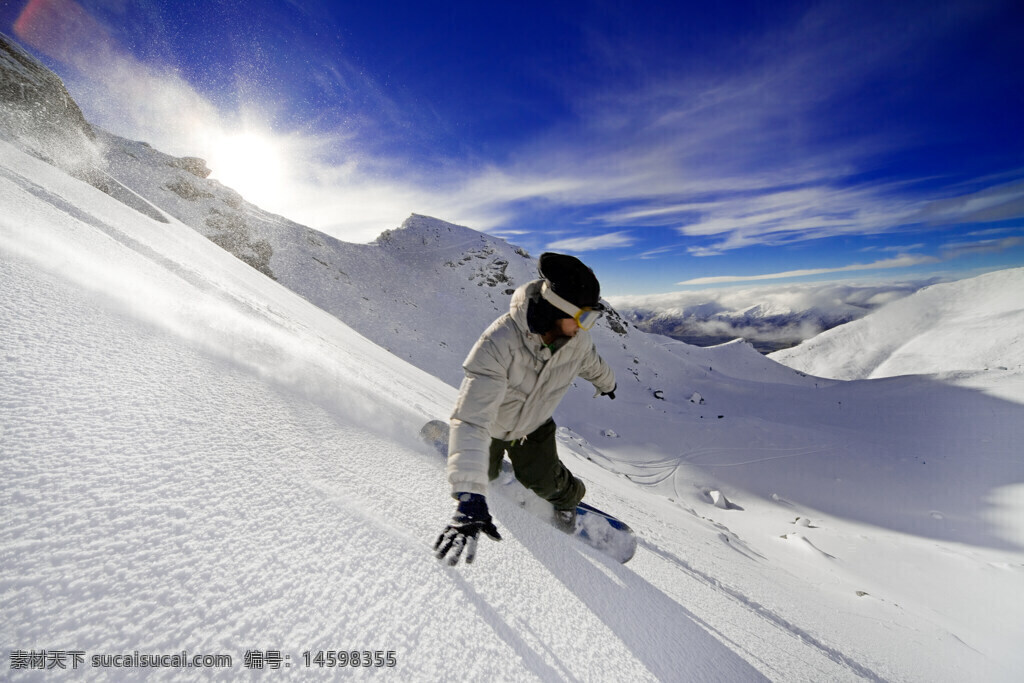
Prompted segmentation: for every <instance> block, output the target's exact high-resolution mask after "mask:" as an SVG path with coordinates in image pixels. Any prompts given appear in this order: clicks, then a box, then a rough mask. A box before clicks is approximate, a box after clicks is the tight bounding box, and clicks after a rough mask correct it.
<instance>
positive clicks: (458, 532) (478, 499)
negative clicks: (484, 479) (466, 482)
mask: <svg viewBox="0 0 1024 683" xmlns="http://www.w3.org/2000/svg"><path fill="white" fill-rule="evenodd" d="M456 496H457V497H458V499H459V507H458V508H457V509H456V510H455V516H453V517H452V522H451V524H449V525H448V526H446V527H445V528H444V531H442V532H441V535H440V536H438V537H437V541H436V542H435V543H434V550H435V551H436V554H437V559H439V560H443V559H445V555H447V556H448V558H447V561H448V564H449V565H452V566H454V565H456V564H458V563H459V558H460V557H461V556H462V551H463V550H464V549H465V551H466V564H471V563H472V562H473V558H474V557H476V539H477V535H478V534H479V533H480V532H481V531H482V532H484V533H485V534H487V535H488V536H490V537H491V538H493V539H494V540H495V541H500V540H501V534H499V533H498V529H497V527H495V526H494V523H493V522H491V513H489V512H488V511H487V499H486V498H484V497H483V496H481V495H480V494H479V493H458V494H456Z"/></svg>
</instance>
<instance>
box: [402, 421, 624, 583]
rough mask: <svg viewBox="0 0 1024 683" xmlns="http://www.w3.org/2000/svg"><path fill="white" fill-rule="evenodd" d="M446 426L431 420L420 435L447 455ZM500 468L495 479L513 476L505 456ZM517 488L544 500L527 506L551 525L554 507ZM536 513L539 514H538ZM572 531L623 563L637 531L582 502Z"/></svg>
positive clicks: (574, 534) (588, 543) (512, 477)
mask: <svg viewBox="0 0 1024 683" xmlns="http://www.w3.org/2000/svg"><path fill="white" fill-rule="evenodd" d="M448 429H449V427H448V423H447V422H444V421H442V420H431V421H430V422H428V423H426V424H425V425H423V427H422V428H421V429H420V438H421V439H422V440H423V441H424V443H426V444H427V445H428V446H430V447H431V448H433V449H434V450H435V451H437V452H438V453H439V454H440V455H441V456H442V457H445V458H447V457H448ZM501 471H502V473H503V475H505V476H503V477H499V480H498V481H502V480H504V481H507V482H511V481H514V480H515V472H514V471H513V469H512V463H510V462H509V461H508V460H507V459H506V460H503V461H502V463H501ZM516 483H518V482H516ZM492 486H493V484H492ZM518 488H520V489H522V491H523V492H524V493H526V494H527V495H529V496H532V497H533V498H534V499H536V501H537V502H542V503H543V504H542V505H539V506H538V505H531V506H529V507H530V510H531V512H535V513H538V512H539V510H542V511H544V512H543V517H544V518H545V521H547V522H548V523H549V524H551V525H554V523H555V522H554V510H553V509H552V507H551V505H550V504H549V503H547V502H545V501H541V499H540V498H538V497H537V496H536V495H535V494H534V493H533V492H531V491H528V490H527V489H525V488H523V487H522V486H521V485H520V486H519V487H518ZM523 505H524V507H525V506H526V503H525V502H523ZM538 516H542V515H541V514H538ZM572 535H573V536H575V537H576V538H578V539H580V540H581V541H583V542H584V543H586V544H587V545H589V546H590V547H592V548H594V549H596V550H599V551H601V552H603V553H605V554H606V555H608V556H610V557H612V558H614V559H616V560H618V561H619V562H621V563H623V564H625V563H626V562H629V561H630V560H631V559H632V558H633V555H634V554H635V553H636V534H634V533H633V530H632V529H630V528H629V525H628V524H626V523H625V522H623V521H622V520H619V519H617V518H615V517H613V516H612V515H609V514H608V513H607V512H604V511H602V510H598V509H597V508H595V507H593V506H592V505H588V504H587V503H584V502H580V504H579V505H577V506H576V528H575V530H574V531H573V532H572Z"/></svg>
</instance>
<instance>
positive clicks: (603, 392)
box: [601, 384, 619, 401]
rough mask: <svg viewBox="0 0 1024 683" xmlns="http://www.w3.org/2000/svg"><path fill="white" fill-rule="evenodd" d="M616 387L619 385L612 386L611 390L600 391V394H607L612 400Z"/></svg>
mask: <svg viewBox="0 0 1024 683" xmlns="http://www.w3.org/2000/svg"><path fill="white" fill-rule="evenodd" d="M618 388H619V385H618V384H616V385H615V386H614V387H612V390H611V391H602V392H601V395H602V396H607V397H608V398H610V399H611V400H613V401H614V400H615V390H616V389H618Z"/></svg>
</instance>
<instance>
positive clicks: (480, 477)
mask: <svg viewBox="0 0 1024 683" xmlns="http://www.w3.org/2000/svg"><path fill="white" fill-rule="evenodd" d="M509 361H510V359H507V358H503V357H502V354H501V353H500V351H499V350H498V347H497V345H496V344H495V343H494V342H493V341H492V340H491V339H489V338H486V337H482V338H481V339H480V340H479V341H477V343H476V345H475V346H474V347H473V349H472V350H471V351H470V352H469V356H468V357H467V358H466V362H465V363H464V364H463V369H464V370H465V372H466V376H465V378H464V379H463V380H462V386H461V388H460V390H459V399H458V401H457V402H456V404H455V410H454V411H453V412H452V418H451V437H450V439H449V442H448V481H449V483H450V484H451V486H452V494H453V495H454V494H455V493H458V492H467V493H479V494H481V495H486V494H487V485H488V478H487V470H488V465H489V461H490V446H491V431H490V429H491V425H492V424H494V421H495V419H496V418H497V416H498V409H499V408H500V407H501V404H502V401H504V399H505V391H506V389H507V388H508V375H507V373H508V370H507V367H508V363H509Z"/></svg>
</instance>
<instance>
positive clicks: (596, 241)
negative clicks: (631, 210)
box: [548, 232, 634, 251]
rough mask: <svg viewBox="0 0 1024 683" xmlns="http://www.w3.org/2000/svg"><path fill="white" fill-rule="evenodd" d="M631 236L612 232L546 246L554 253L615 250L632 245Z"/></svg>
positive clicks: (571, 238)
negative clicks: (554, 251)
mask: <svg viewBox="0 0 1024 683" xmlns="http://www.w3.org/2000/svg"><path fill="white" fill-rule="evenodd" d="M633 242H634V239H633V236H632V235H630V234H629V233H628V232H613V233H608V234H606V235H594V236H592V237H570V238H568V239H564V240H558V241H557V242H552V243H551V244H549V245H548V249H553V250H556V251H595V250H597V249H615V248H619V247H630V246H632V245H633Z"/></svg>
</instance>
